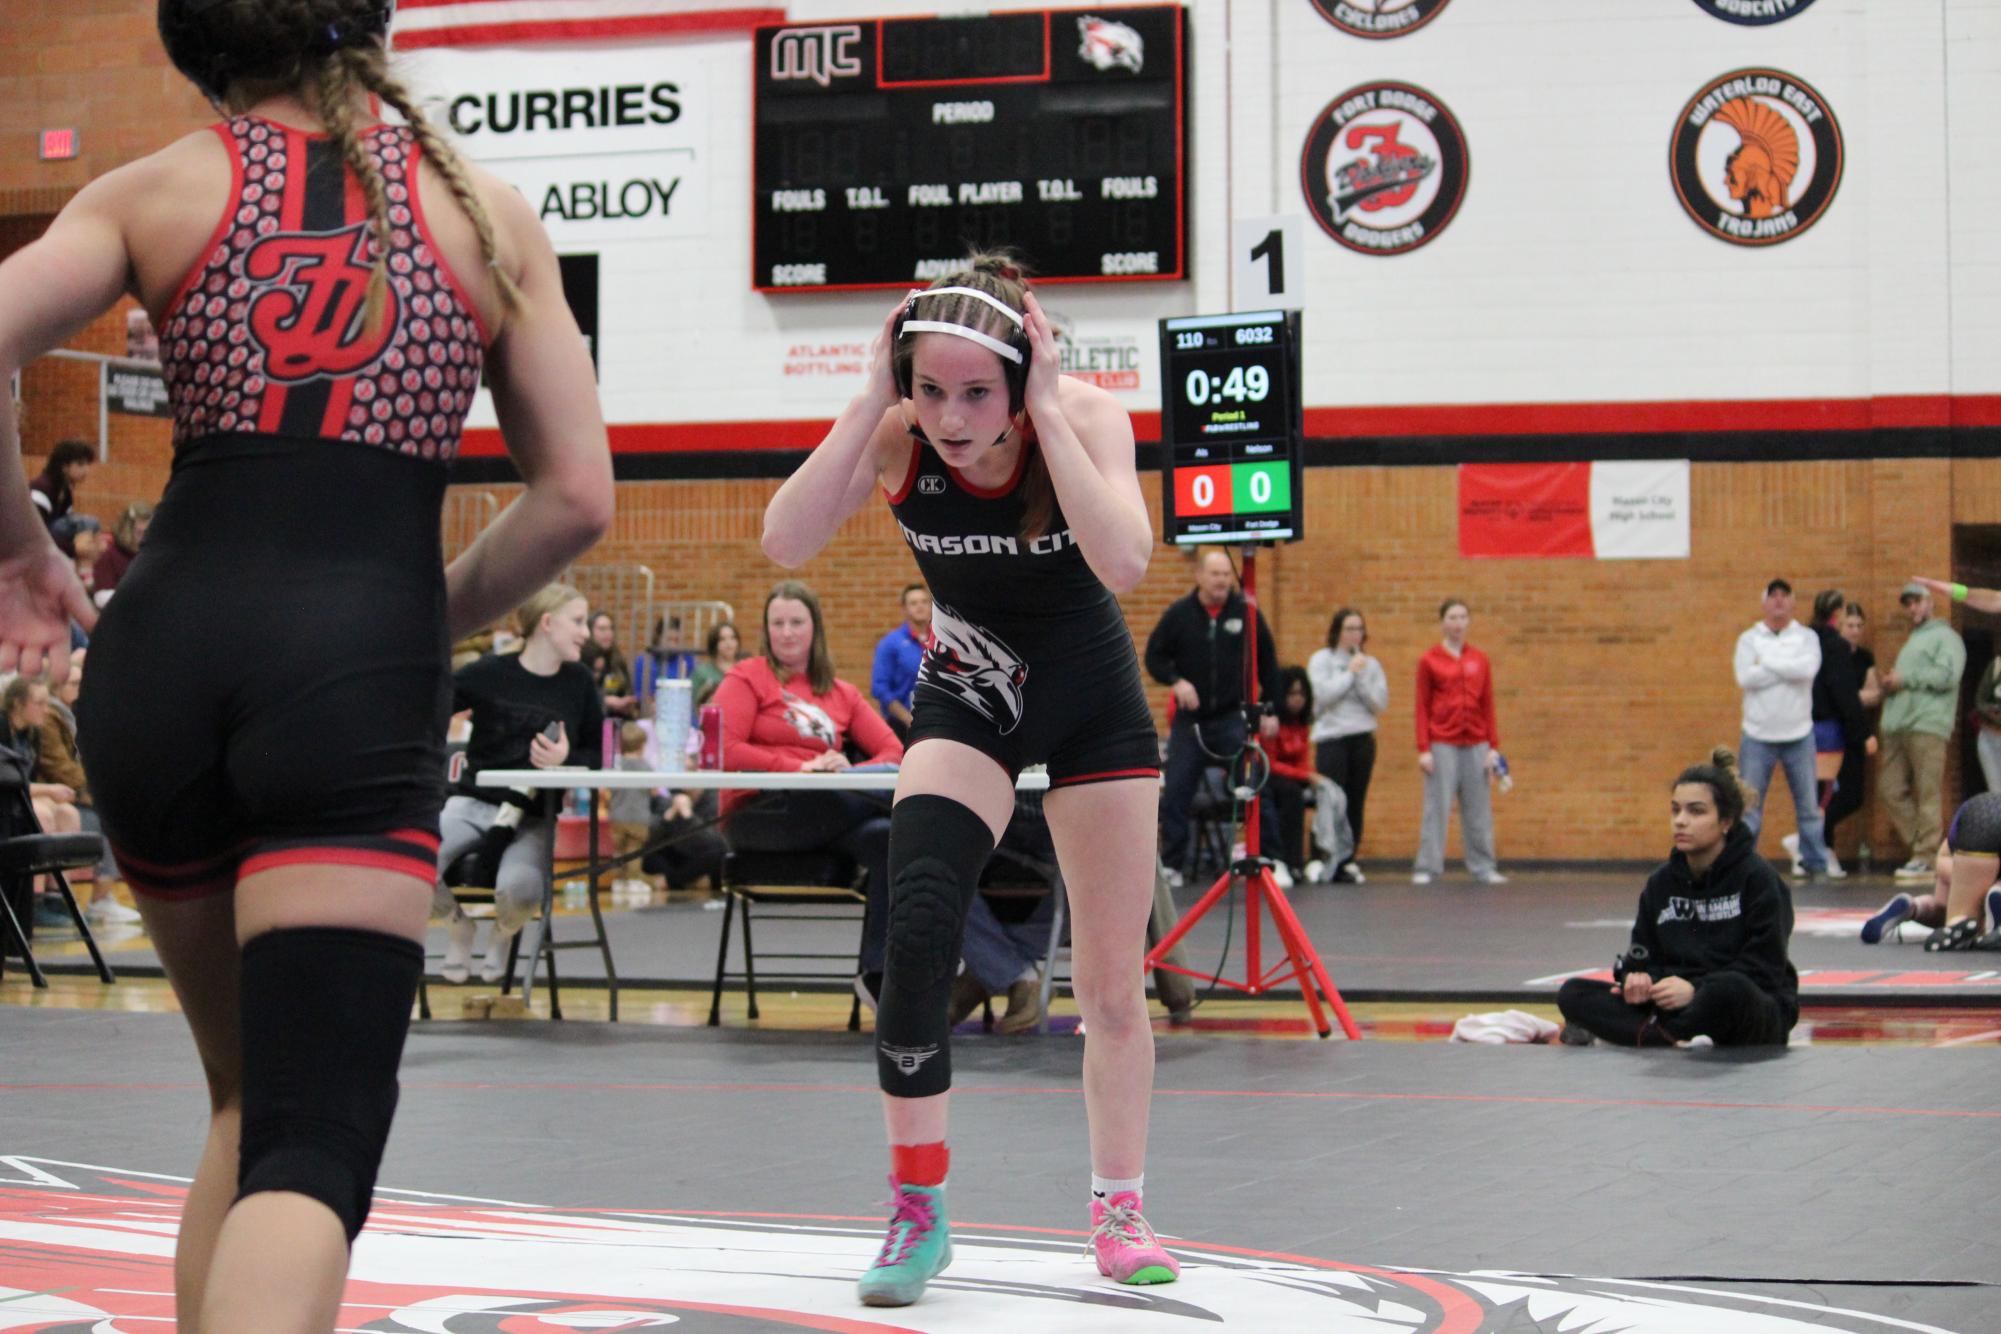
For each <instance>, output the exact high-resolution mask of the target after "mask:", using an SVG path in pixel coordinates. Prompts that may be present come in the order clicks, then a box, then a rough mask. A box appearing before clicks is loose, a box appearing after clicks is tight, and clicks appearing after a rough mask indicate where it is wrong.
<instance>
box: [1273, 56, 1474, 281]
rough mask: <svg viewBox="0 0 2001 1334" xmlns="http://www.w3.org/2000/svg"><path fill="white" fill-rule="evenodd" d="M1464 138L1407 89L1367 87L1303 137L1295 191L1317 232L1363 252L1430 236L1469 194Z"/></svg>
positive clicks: (1444, 115) (1345, 96)
mask: <svg viewBox="0 0 2001 1334" xmlns="http://www.w3.org/2000/svg"><path fill="white" fill-rule="evenodd" d="M1467 167H1468V159H1467V154H1466V135H1465V132H1464V131H1462V130H1461V129H1460V128H1459V122H1458V121H1457V120H1456V119H1454V117H1453V115H1452V112H1451V111H1449V110H1448V109H1447V108H1446V106H1445V104H1444V103H1443V102H1441V101H1439V100H1438V99H1437V98H1436V97H1434V96H1432V95H1431V94H1430V93H1428V92H1426V91H1425V90H1424V89H1422V88H1419V87H1416V86H1415V85H1412V84H1408V83H1365V84H1361V85H1359V86H1357V87H1354V88H1350V89H1349V90H1348V91H1347V92H1345V93H1342V94H1341V95H1340V96H1339V97H1337V98H1335V99H1334V100H1333V101H1332V102H1329V103H1328V104H1327V106H1326V108H1325V109H1324V110H1323V111H1321V113H1320V116H1319V118H1318V119H1316V120H1315V121H1314V122H1313V129H1312V130H1311V131H1310V132H1309V133H1308V134H1307V136H1306V151H1305V152H1304V153H1302V154H1301V155H1300V159H1299V184H1300V189H1301V190H1303V191H1304V192H1305V194H1306V205H1307V208H1308V209H1309V210H1311V211H1312V213H1313V220H1314V221H1315V222H1317V223H1319V224H1320V228H1321V230H1322V231H1324V232H1326V233H1327V234H1328V235H1329V236H1331V237H1333V238H1334V239H1335V240H1336V241H1339V242H1340V243H1341V244H1342V245H1344V246H1346V247H1348V249H1350V250H1353V251H1357V252H1359V253H1361V254H1364V255H1401V254H1403V253H1404V252H1406V251H1410V250H1415V249H1417V248H1418V247H1419V246H1421V245H1425V244H1427V243H1429V242H1430V241H1432V240H1434V239H1435V238H1436V237H1437V236H1438V234H1439V233H1440V232H1442V231H1444V230H1445V228H1446V225H1447V224H1448V223H1450V222H1451V221H1452V216H1453V214H1455V213H1457V212H1458V211H1459V204H1460V201H1461V200H1462V199H1464V198H1465V197H1466V175H1467Z"/></svg>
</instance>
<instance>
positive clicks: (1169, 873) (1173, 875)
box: [1160, 866, 1188, 889]
mask: <svg viewBox="0 0 2001 1334" xmlns="http://www.w3.org/2000/svg"><path fill="white" fill-rule="evenodd" d="M1160 878H1161V879H1162V880H1165V881H1166V882H1167V887H1168V888H1169V889H1180V888H1181V887H1182V886H1183V885H1185V884H1186V883H1188V882H1187V878H1186V877H1184V876H1183V875H1182V874H1181V872H1179V871H1177V870H1175V869H1174V868H1173V867H1172V866H1163V867H1161V868H1160Z"/></svg>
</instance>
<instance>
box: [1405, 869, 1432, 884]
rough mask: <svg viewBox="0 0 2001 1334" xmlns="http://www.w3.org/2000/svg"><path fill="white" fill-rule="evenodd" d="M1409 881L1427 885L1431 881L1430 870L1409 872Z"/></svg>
mask: <svg viewBox="0 0 2001 1334" xmlns="http://www.w3.org/2000/svg"><path fill="white" fill-rule="evenodd" d="M1410 882H1411V883H1412V884H1413V885H1428V884H1430V883H1431V872H1429V871H1413V872H1412V873H1411V877H1410Z"/></svg>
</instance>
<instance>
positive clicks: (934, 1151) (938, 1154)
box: [889, 1139, 952, 1186]
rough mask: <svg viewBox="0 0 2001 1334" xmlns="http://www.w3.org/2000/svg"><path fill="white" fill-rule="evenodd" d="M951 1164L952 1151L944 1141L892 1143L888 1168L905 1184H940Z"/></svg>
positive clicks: (942, 1183) (942, 1182)
mask: <svg viewBox="0 0 2001 1334" xmlns="http://www.w3.org/2000/svg"><path fill="white" fill-rule="evenodd" d="M951 1165H952V1151H951V1150H950V1149H948V1148H946V1147H945V1141H944V1140H942V1139H941V1140H939V1141H938V1142H937V1143H936V1144H892V1145H890V1146H889V1170H890V1171H892V1172H894V1173H895V1174H896V1179H897V1181H899V1182H900V1183H902V1184H903V1185H906V1186H942V1185H944V1184H945V1171H946V1169H947V1168H949V1167H950V1166H951Z"/></svg>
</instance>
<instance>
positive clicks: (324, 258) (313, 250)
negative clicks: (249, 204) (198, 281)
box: [243, 223, 399, 384]
mask: <svg viewBox="0 0 2001 1334" xmlns="http://www.w3.org/2000/svg"><path fill="white" fill-rule="evenodd" d="M370 272H371V269H370V266H369V262H368V229H367V227H366V225H365V224H362V223H356V224H355V225H354V226H352V227H346V228H343V229H342V230H340V231H337V232H274V233H272V234H271V235H270V236H267V237H265V238H264V239H263V240H261V241H259V242H257V244H255V245H253V246H251V247H250V249H249V251H248V252H247V253H246V254H245V255H244V257H243V273H244V276H245V277H247V278H248V279H250V281H252V282H253V283H258V284H260V285H261V290H259V291H258V292H257V294H256V295H255V296H252V297H251V298H250V306H249V317H248V321H247V322H248V324H249V327H250V336H251V337H252V338H254V339H256V340H257V344H258V346H259V347H261V348H263V349H264V373H265V375H267V376H268V377H270V378H271V379H273V380H276V381H278V382H279V383H280V384H297V383H298V382H300V381H302V380H313V379H318V378H320V377H326V378H328V379H338V378H341V377H343V376H348V375H353V374H355V373H356V372H357V371H361V370H365V369H366V368H367V367H369V366H371V365H373V364H374V362H375V360H376V359H377V358H378V357H380V356H381V355H382V354H383V352H384V351H385V350H387V349H388V347H389V343H390V339H391V336H392V335H393V334H394V333H395V331H396V324H397V319H398V314H399V311H398V302H397V297H396V288H395V286H394V284H390V285H387V286H385V288H384V289H383V295H384V297H385V301H384V305H383V311H382V318H381V319H379V320H377V321H375V323H374V324H373V326H371V325H370V324H369V322H368V318H367V309H366V307H367V301H368V279H369V274H370Z"/></svg>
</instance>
